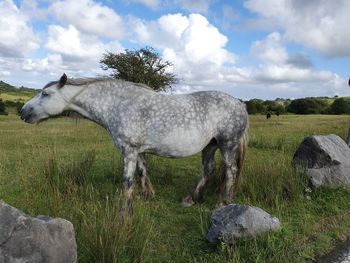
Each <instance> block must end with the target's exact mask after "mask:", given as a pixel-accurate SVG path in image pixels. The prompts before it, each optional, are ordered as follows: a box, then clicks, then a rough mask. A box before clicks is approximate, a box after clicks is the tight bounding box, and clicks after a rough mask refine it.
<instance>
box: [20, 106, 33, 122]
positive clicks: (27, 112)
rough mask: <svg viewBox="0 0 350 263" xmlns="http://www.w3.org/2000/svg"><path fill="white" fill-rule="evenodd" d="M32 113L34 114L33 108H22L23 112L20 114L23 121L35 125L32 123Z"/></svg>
mask: <svg viewBox="0 0 350 263" xmlns="http://www.w3.org/2000/svg"><path fill="white" fill-rule="evenodd" d="M32 112H33V108H32V107H30V108H28V109H26V108H24V107H23V108H22V109H21V111H20V114H21V119H22V120H23V121H25V122H28V123H33V122H32V121H31V119H32V117H33V116H32Z"/></svg>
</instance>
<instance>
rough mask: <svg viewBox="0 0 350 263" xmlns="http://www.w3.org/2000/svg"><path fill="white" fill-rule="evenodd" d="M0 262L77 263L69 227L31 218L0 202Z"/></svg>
mask: <svg viewBox="0 0 350 263" xmlns="http://www.w3.org/2000/svg"><path fill="white" fill-rule="evenodd" d="M0 262H1V263H12V262H14V263H22V262H23V263H24V262H25V263H34V262H35V263H47V262H50V263H71V262H77V245H76V241H75V235H74V229H73V225H72V223H70V222H69V221H67V220H65V219H62V218H51V217H48V216H39V217H37V218H33V217H30V216H27V215H25V214H24V213H23V212H21V211H19V210H18V209H16V208H14V207H12V206H10V205H7V204H6V203H4V202H3V201H1V200H0Z"/></svg>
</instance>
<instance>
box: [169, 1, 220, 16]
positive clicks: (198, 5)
mask: <svg viewBox="0 0 350 263" xmlns="http://www.w3.org/2000/svg"><path fill="white" fill-rule="evenodd" d="M174 2H175V4H178V5H180V6H181V8H183V9H185V10H187V11H190V12H198V13H206V12H207V11H208V9H209V6H210V4H211V3H212V2H213V0H174Z"/></svg>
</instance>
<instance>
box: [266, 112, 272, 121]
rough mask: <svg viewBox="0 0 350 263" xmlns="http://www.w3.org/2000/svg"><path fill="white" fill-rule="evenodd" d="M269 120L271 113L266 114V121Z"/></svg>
mask: <svg viewBox="0 0 350 263" xmlns="http://www.w3.org/2000/svg"><path fill="white" fill-rule="evenodd" d="M270 118H271V113H270V112H268V113H267V114H266V119H267V120H268V119H270Z"/></svg>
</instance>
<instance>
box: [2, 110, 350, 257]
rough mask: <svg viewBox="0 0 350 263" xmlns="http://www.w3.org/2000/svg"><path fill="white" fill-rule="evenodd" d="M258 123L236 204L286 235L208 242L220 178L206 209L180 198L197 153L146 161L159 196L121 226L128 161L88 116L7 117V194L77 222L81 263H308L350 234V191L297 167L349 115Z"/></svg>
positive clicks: (30, 209) (254, 120) (191, 181)
mask: <svg viewBox="0 0 350 263" xmlns="http://www.w3.org/2000/svg"><path fill="white" fill-rule="evenodd" d="M250 121H251V123H250V142H249V149H248V156H247V160H246V163H245V165H244V170H243V174H242V178H241V179H242V180H241V182H240V186H239V194H238V196H237V198H236V200H235V202H237V203H240V204H250V205H255V206H259V207H261V208H263V209H264V210H266V211H267V212H269V213H271V214H273V215H274V216H277V217H278V218H279V219H280V221H281V224H282V229H281V231H278V232H276V233H272V234H268V235H265V236H260V237H256V238H254V239H252V238H246V239H243V240H240V241H238V242H237V244H235V245H234V246H233V247H227V246H225V245H224V244H221V245H218V246H214V245H210V244H208V242H207V241H206V234H207V230H208V228H209V227H210V225H209V217H210V215H211V212H212V210H213V209H214V208H215V206H216V203H217V201H218V194H217V187H218V185H217V181H218V180H217V178H213V179H212V180H211V182H210V183H209V186H208V188H207V190H206V191H205V202H204V203H203V204H200V205H196V206H193V207H191V208H187V209H185V208H182V207H181V198H182V197H183V196H184V195H186V194H187V193H188V192H189V191H190V190H192V188H193V187H194V186H195V184H196V183H197V180H198V176H199V174H200V156H199V155H196V156H193V157H191V158H185V159H177V160H172V159H165V158H158V157H155V156H148V157H147V160H148V168H149V170H150V175H151V180H152V182H153V185H154V187H155V190H156V197H155V198H153V199H151V200H149V201H144V200H143V199H142V198H141V195H140V191H136V193H135V204H134V205H135V207H134V216H133V217H132V218H131V219H130V220H125V221H121V220H120V214H119V211H120V207H121V203H122V199H121V189H122V181H121V177H122V162H121V158H120V155H119V153H118V151H117V150H116V148H115V147H114V146H113V145H112V141H111V139H110V138H109V136H108V134H107V132H106V131H105V130H103V129H102V128H100V127H99V126H97V125H96V124H94V123H92V122H89V121H87V120H79V121H78V123H76V122H75V121H74V120H72V119H68V118H59V119H54V120H49V121H47V122H44V123H42V124H40V125H29V124H26V123H24V122H22V121H20V120H19V117H18V116H15V115H11V114H10V115H9V116H0V198H1V199H3V200H4V201H5V202H7V203H9V204H11V205H13V206H16V207H18V208H19V209H21V210H23V211H25V212H26V213H29V214H32V215H38V214H47V215H50V216H53V217H63V218H66V219H68V220H70V221H71V222H72V223H73V224H74V227H75V230H76V238H77V242H78V256H79V262H304V261H308V260H312V259H314V258H315V256H316V255H318V254H320V253H324V252H327V251H329V250H331V249H332V246H334V245H335V243H336V242H337V241H339V240H343V239H345V238H347V237H349V236H350V220H349V218H350V191H349V190H347V189H342V188H339V189H332V190H329V189H317V190H315V189H311V188H310V187H309V186H308V184H307V181H306V180H305V179H303V177H302V174H301V173H297V172H295V171H293V170H292V169H291V167H290V163H291V159H292V156H293V153H294V152H295V150H296V148H297V147H298V145H299V144H300V142H301V141H302V139H303V138H304V136H306V135H312V134H330V133H335V134H338V135H340V136H341V137H342V138H345V136H346V133H347V129H348V125H349V122H350V117H349V116H327V115H322V116H321V115H312V116H295V115H288V116H280V117H276V116H273V117H272V119H271V120H268V121H267V120H266V119H265V118H264V116H251V117H250ZM217 159H218V161H219V155H217ZM139 189H140V186H138V190H139Z"/></svg>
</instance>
